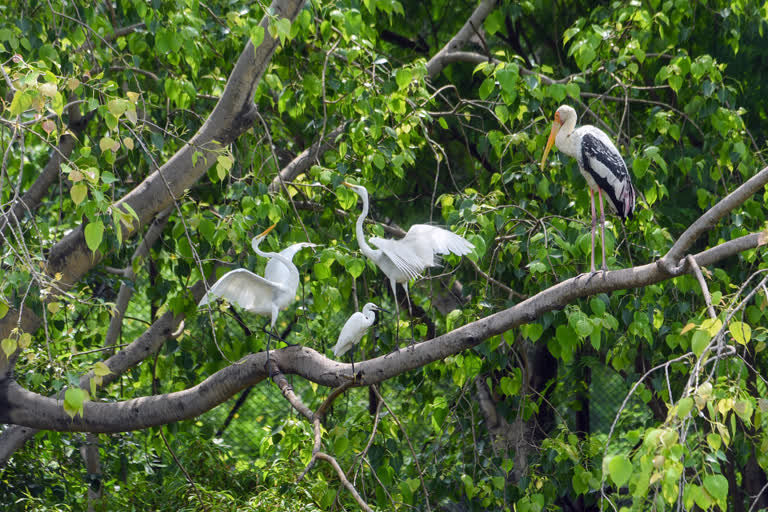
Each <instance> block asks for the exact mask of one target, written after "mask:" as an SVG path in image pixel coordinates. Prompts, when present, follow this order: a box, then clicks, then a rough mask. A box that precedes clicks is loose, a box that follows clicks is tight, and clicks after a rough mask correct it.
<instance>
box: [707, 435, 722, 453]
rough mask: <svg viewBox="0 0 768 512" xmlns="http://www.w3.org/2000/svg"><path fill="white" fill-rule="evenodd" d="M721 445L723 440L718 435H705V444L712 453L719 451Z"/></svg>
mask: <svg viewBox="0 0 768 512" xmlns="http://www.w3.org/2000/svg"><path fill="white" fill-rule="evenodd" d="M722 443H723V439H722V438H721V437H720V436H719V435H717V434H715V433H711V434H707V444H708V445H709V446H710V447H711V448H712V449H713V450H714V451H717V450H719V449H720V446H721V445H722Z"/></svg>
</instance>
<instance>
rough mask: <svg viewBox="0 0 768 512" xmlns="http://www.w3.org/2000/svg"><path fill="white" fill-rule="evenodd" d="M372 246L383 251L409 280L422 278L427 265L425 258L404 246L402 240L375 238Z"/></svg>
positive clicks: (408, 246)
mask: <svg viewBox="0 0 768 512" xmlns="http://www.w3.org/2000/svg"><path fill="white" fill-rule="evenodd" d="M369 242H370V243H371V245H374V246H376V247H378V248H379V249H381V252H383V253H384V254H385V255H386V256H387V257H388V258H389V259H390V261H392V263H393V264H394V265H395V267H397V269H398V270H400V272H402V273H403V274H405V275H406V276H407V277H408V279H416V278H418V277H420V276H421V273H422V272H423V271H424V268H425V267H426V265H425V264H424V263H423V261H424V258H423V257H422V256H421V255H419V254H418V253H416V252H414V250H413V248H412V247H411V246H410V245H408V244H404V243H403V241H402V240H389V239H387V238H379V237H373V238H371V239H370V240H369Z"/></svg>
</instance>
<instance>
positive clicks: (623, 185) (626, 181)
mask: <svg viewBox="0 0 768 512" xmlns="http://www.w3.org/2000/svg"><path fill="white" fill-rule="evenodd" d="M553 144H554V145H555V146H557V149H559V150H560V151H562V152H563V153H565V154H566V155H568V156H570V157H573V158H575V159H576V161H577V162H578V164H579V171H580V172H581V174H582V176H584V178H585V179H586V180H587V184H588V185H589V197H590V203H591V206H592V266H591V270H592V272H594V271H595V226H596V223H597V216H596V213H595V192H597V195H598V200H599V202H600V232H601V235H602V240H603V244H602V250H603V271H605V269H606V264H605V212H604V211H603V192H605V194H606V195H607V196H608V204H609V205H610V206H611V207H612V209H613V210H614V211H615V212H616V213H617V214H618V215H619V216H620V217H621V219H622V221H624V220H625V219H631V218H632V215H633V213H634V211H635V188H634V186H633V185H632V179H631V177H630V175H629V171H628V170H627V165H626V163H625V162H624V158H622V156H621V153H619V150H618V149H616V146H615V145H614V144H613V142H611V139H610V138H609V137H608V135H606V134H605V132H603V131H602V130H600V129H599V128H595V127H594V126H591V125H584V126H580V127H579V128H576V111H575V110H574V109H573V108H571V107H569V106H568V105H561V106H560V107H559V108H558V109H557V111H556V112H555V119H554V121H553V122H552V131H551V132H550V133H549V139H548V140H547V145H546V147H545V148H544V156H543V157H542V159H541V168H542V170H543V169H544V164H545V162H546V161H547V155H548V154H549V150H550V149H551V148H552V145H553Z"/></svg>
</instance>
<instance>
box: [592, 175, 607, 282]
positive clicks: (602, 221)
mask: <svg viewBox="0 0 768 512" xmlns="http://www.w3.org/2000/svg"><path fill="white" fill-rule="evenodd" d="M597 198H598V199H599V201H600V241H601V243H600V245H601V246H602V249H603V278H605V271H606V270H607V269H608V267H607V266H606V264H605V211H604V210H603V189H600V188H599V189H597ZM592 260H593V261H594V257H593V258H592ZM593 265H594V263H593Z"/></svg>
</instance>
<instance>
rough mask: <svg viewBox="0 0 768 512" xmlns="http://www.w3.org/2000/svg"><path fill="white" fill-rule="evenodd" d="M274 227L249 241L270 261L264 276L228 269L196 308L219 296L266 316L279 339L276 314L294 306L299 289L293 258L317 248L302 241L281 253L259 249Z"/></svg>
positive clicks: (260, 254) (297, 274) (257, 251)
mask: <svg viewBox="0 0 768 512" xmlns="http://www.w3.org/2000/svg"><path fill="white" fill-rule="evenodd" d="M276 225H277V224H272V225H271V226H270V227H268V228H267V229H266V230H265V231H264V232H263V233H261V234H259V235H257V236H255V237H254V238H253V240H251V247H252V248H253V251H254V252H255V253H256V254H257V255H259V256H262V257H264V258H270V259H269V261H268V262H267V265H266V267H265V268H264V277H261V276H260V275H257V274H254V273H253V272H251V271H250V270H246V269H244V268H238V269H235V270H230V271H229V272H227V273H226V274H224V275H223V276H221V277H220V278H219V280H218V281H216V283H215V284H214V285H213V286H212V287H211V289H210V291H209V292H208V293H207V294H206V295H205V296H204V297H203V299H202V300H201V301H200V303H199V304H198V307H199V306H202V305H205V304H208V302H210V300H211V297H220V298H222V299H225V300H227V301H228V302H230V303H232V304H237V305H238V306H240V307H241V308H243V309H245V310H246V311H248V312H250V313H255V314H257V315H263V316H269V317H270V326H271V327H272V331H273V333H274V336H275V337H276V338H278V339H280V338H279V336H277V333H275V332H274V331H275V323H276V322H277V315H278V313H279V312H280V310H283V309H285V308H287V307H288V306H290V305H291V304H293V302H294V301H295V300H296V289H297V288H298V286H299V270H298V269H297V268H296V265H294V264H293V257H294V256H295V255H296V253H297V252H299V251H300V250H301V249H303V248H305V247H316V246H317V245H316V244H313V243H308V242H302V243H298V244H293V245H290V246H288V247H286V248H285V249H283V250H282V251H280V252H263V251H261V250H259V244H260V243H261V241H262V240H264V238H266V236H267V235H268V234H269V232H270V231H272V229H274V227H275V226H276ZM268 334H269V333H268ZM269 336H272V334H269ZM267 359H269V338H268V339H267Z"/></svg>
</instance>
